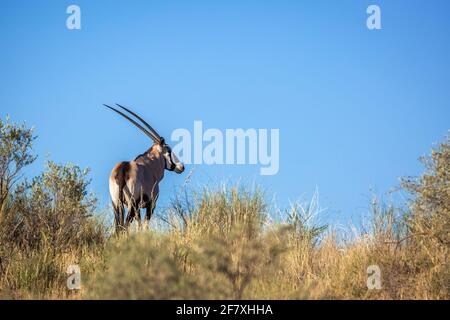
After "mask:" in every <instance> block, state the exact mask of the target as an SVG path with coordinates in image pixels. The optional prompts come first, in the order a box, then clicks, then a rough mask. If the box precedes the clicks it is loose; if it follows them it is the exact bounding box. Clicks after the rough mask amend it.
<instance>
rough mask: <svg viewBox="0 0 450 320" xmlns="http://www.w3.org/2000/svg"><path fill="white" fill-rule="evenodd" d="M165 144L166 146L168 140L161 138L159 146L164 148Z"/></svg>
mask: <svg viewBox="0 0 450 320" xmlns="http://www.w3.org/2000/svg"><path fill="white" fill-rule="evenodd" d="M165 144H166V140H165V139H164V138H163V137H161V139H160V140H159V145H160V146H163V145H165Z"/></svg>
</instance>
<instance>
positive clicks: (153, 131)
mask: <svg viewBox="0 0 450 320" xmlns="http://www.w3.org/2000/svg"><path fill="white" fill-rule="evenodd" d="M116 105H117V106H118V107H120V108H122V109H123V110H125V111H127V112H128V113H130V114H132V115H133V116H135V117H136V118H137V119H139V120H140V121H141V122H142V123H143V124H144V125H145V126H146V127H147V129H149V130H150V131H151V132H152V133H153V134H154V135H155V137H156V138H158V140H159V141H161V136H160V135H159V134H158V132H156V130H155V129H153V128H152V126H151V125H149V124H148V123H147V122H145V120H144V119H142V118H141V117H139V116H138V115H137V114H136V113H134V112H133V111H131V110H130V109H127V108H125V107H124V106H121V105H120V104H118V103H116Z"/></svg>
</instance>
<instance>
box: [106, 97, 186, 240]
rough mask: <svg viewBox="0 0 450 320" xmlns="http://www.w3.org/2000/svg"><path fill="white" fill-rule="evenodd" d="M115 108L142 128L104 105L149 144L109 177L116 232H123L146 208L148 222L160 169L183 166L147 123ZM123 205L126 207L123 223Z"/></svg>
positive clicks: (170, 169) (131, 112)
mask: <svg viewBox="0 0 450 320" xmlns="http://www.w3.org/2000/svg"><path fill="white" fill-rule="evenodd" d="M116 105H117V106H118V107H119V108H121V109H122V110H124V111H125V112H128V114H130V115H132V116H134V117H135V119H136V120H138V121H140V122H141V124H142V125H143V126H145V128H144V127H143V126H142V125H141V124H139V123H138V122H136V121H135V120H133V119H132V118H130V117H129V116H128V115H126V114H124V113H122V112H121V111H119V110H117V109H115V108H113V107H110V106H108V105H106V104H105V105H104V106H105V107H107V108H109V109H111V110H113V111H115V112H117V113H118V114H120V115H121V116H122V117H124V118H125V119H127V120H129V121H130V122H131V123H133V124H134V125H135V126H136V127H138V128H139V129H141V130H142V131H143V132H144V133H145V134H146V135H147V136H148V137H149V138H150V139H152V140H153V145H152V147H150V149H148V150H147V151H146V152H144V153H143V154H141V155H139V156H138V157H137V158H136V159H134V160H133V161H124V162H120V163H118V164H117V165H116V166H115V167H114V169H113V170H112V172H111V176H110V177H109V192H110V195H111V200H112V204H113V208H114V213H115V225H116V232H117V231H119V230H121V229H127V227H128V226H129V225H130V223H131V222H132V221H133V218H136V220H137V221H138V223H139V225H140V224H141V216H140V209H142V208H145V209H146V215H145V222H146V223H148V221H149V220H150V218H151V216H152V214H153V210H154V209H155V204H156V200H157V199H158V196H159V186H158V185H159V182H160V181H161V180H162V178H163V177H164V170H168V171H175V172H176V173H182V172H183V171H184V165H183V164H182V163H181V162H180V160H178V158H177V156H176V155H175V154H174V153H173V152H172V149H171V148H170V146H169V145H168V144H167V143H166V142H165V140H164V138H162V137H161V136H160V135H159V134H158V133H157V132H156V131H155V130H154V129H153V128H152V127H151V126H150V125H149V124H148V123H147V122H145V121H144V120H143V119H142V118H140V117H139V116H138V115H137V114H135V113H134V112H133V111H131V110H129V109H127V108H125V107H123V106H121V105H119V104H116ZM124 206H127V211H128V212H127V217H126V221H125V210H124Z"/></svg>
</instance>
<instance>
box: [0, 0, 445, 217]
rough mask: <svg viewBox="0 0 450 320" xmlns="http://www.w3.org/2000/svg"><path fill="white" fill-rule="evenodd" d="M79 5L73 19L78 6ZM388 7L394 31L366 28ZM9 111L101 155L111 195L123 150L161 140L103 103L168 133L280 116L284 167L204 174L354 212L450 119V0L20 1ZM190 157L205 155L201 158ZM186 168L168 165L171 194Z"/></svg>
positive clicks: (3, 70) (126, 155)
mask: <svg viewBox="0 0 450 320" xmlns="http://www.w3.org/2000/svg"><path fill="white" fill-rule="evenodd" d="M70 4H76V5H78V6H80V8H81V30H68V29H67V28H66V19H67V17H68V14H67V13H66V8H67V7H68V6H69V5H70ZM370 4H377V5H379V6H380V8H381V13H382V15H381V21H382V30H372V31H370V30H368V29H367V28H366V19H367V16H368V15H367V14H366V8H367V7H368V5H370ZM0 35H1V37H0V46H1V50H0V98H1V104H0V116H1V117H2V118H3V117H4V116H5V114H9V115H10V116H11V118H12V119H13V120H14V121H19V122H20V121H26V123H27V124H29V125H34V126H36V134H37V135H38V137H39V138H38V140H37V141H36V144H35V152H36V153H37V154H38V155H39V159H38V161H37V162H36V163H35V164H34V165H33V166H32V167H31V168H30V169H29V170H27V174H28V175H29V176H32V175H34V174H37V173H38V172H40V171H41V170H42V169H43V166H44V162H45V160H46V159H48V158H50V159H52V160H54V161H57V162H72V163H76V164H78V165H80V166H82V167H90V168H91V169H92V174H91V177H92V179H93V182H92V191H94V192H95V193H96V194H97V195H98V197H99V198H100V200H101V203H102V205H106V204H107V203H108V186H107V182H108V176H109V173H110V171H111V169H112V167H113V166H114V164H115V163H117V162H118V161H121V160H131V159H133V158H134V157H135V156H136V155H138V154H140V153H142V152H143V151H145V150H146V149H147V148H148V147H149V141H148V139H147V138H146V137H145V136H144V135H143V134H141V133H140V132H139V131H138V130H137V129H135V128H133V127H132V126H131V125H129V124H128V123H126V122H125V121H124V120H123V119H121V118H119V117H118V116H117V115H115V114H113V113H112V112H110V111H108V110H106V109H105V108H103V107H101V104H102V103H114V102H119V103H122V104H124V105H127V106H131V107H133V108H134V109H135V110H136V111H137V112H138V113H139V114H141V115H142V116H143V117H144V118H146V119H147V120H148V121H149V122H151V123H152V124H153V125H154V127H155V128H157V130H159V131H160V132H161V134H162V135H164V136H166V137H169V136H170V133H171V132H172V130H174V129H176V128H187V129H189V130H192V128H193V122H194V120H202V121H203V125H204V127H206V128H218V129H221V130H225V129H226V128H244V129H246V128H267V129H270V128H279V129H280V170H279V173H278V174H277V175H275V176H267V177H262V176H260V175H259V167H258V166H249V165H245V166H207V165H202V166H195V171H194V173H193V176H192V180H191V183H192V184H193V185H194V186H196V185H202V184H204V183H210V184H217V183H218V182H220V181H224V180H226V179H228V180H230V181H237V180H240V181H243V182H246V183H253V182H257V183H261V184H262V186H263V187H264V188H265V189H266V190H267V192H268V193H269V194H270V193H273V194H275V196H276V199H277V202H278V203H279V206H281V207H282V206H285V205H287V204H288V202H289V201H294V200H298V199H303V200H307V199H308V198H309V197H310V196H311V194H312V193H313V192H314V190H315V189H316V188H318V190H319V194H320V202H321V206H322V207H324V208H327V209H328V210H327V211H326V212H325V213H324V215H326V217H325V219H326V220H327V221H330V222H338V223H344V222H346V221H348V220H349V219H351V218H353V219H355V217H356V218H357V217H359V216H360V215H361V214H363V213H365V212H366V211H367V210H368V207H369V203H370V201H369V199H370V196H371V194H372V191H371V190H373V191H374V192H375V193H377V194H379V195H384V194H385V193H386V192H388V191H389V190H391V189H392V188H393V187H395V186H398V181H399V180H398V178H399V177H400V176H403V175H416V174H419V173H420V172H421V171H422V167H421V165H420V164H419V162H418V161H417V159H418V157H419V156H421V155H424V154H427V153H428V152H429V150H430V147H431V146H432V144H433V143H434V142H438V141H442V140H443V139H444V137H445V135H446V134H447V131H448V130H449V129H450V90H449V84H450V81H449V80H450V50H449V49H450V44H449V39H450V2H449V1H447V0H442V1H437V0H436V1H414V0H408V1H399V0H395V1H394V0H390V1H381V0H373V1H362V0H361V1H360V0H352V1H350V0H348V1H331V0H330V1H320V0H314V1H313V0H310V1H231V0H227V1H119V0H115V1H100V0H95V1H93V0H83V1H81V0H74V1H55V0H46V1H42V0H41V1H22V0H14V1H12V0H2V1H1V5H0ZM190 169H192V166H191V167H190V168H189V167H188V169H187V170H188V171H189V170H190ZM184 178H185V176H177V175H175V174H167V175H166V178H165V180H164V181H163V184H162V188H161V190H162V191H161V193H162V196H161V205H162V206H163V205H164V203H166V202H167V199H168V198H169V197H170V196H173V194H174V192H175V191H174V187H176V186H181V185H182V184H183V183H184Z"/></svg>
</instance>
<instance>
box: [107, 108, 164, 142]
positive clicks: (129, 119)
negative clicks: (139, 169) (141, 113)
mask: <svg viewBox="0 0 450 320" xmlns="http://www.w3.org/2000/svg"><path fill="white" fill-rule="evenodd" d="M103 105H104V106H105V107H107V108H109V109H111V110H112V111H114V112H117V113H118V114H120V115H121V116H122V117H124V118H125V119H127V120H128V121H130V122H131V123H132V124H134V125H135V126H136V127H138V128H139V129H141V130H142V132H144V133H145V134H146V135H147V136H148V137H149V138H150V139H152V140H153V142H155V143H158V142H159V140H158V139H157V138H155V137H154V136H153V135H152V134H151V133H150V132H148V131H147V130H145V129H144V128H143V127H142V126H141V125H140V124H139V123H137V122H136V121H134V120H133V119H131V118H130V117H129V116H127V115H126V114H123V113H122V112H120V111H119V110H116V109H114V108H113V107H110V106H108V105H106V104H103Z"/></svg>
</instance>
